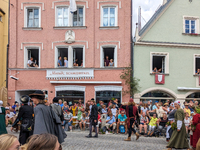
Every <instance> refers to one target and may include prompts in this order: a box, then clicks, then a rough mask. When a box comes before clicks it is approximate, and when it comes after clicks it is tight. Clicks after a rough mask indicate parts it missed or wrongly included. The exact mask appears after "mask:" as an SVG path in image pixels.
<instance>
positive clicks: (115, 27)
mask: <svg viewBox="0 0 200 150" xmlns="http://www.w3.org/2000/svg"><path fill="white" fill-rule="evenodd" d="M99 29H101V30H107V29H119V26H112V27H109V26H108V27H99Z"/></svg>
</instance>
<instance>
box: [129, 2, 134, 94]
mask: <svg viewBox="0 0 200 150" xmlns="http://www.w3.org/2000/svg"><path fill="white" fill-rule="evenodd" d="M132 5H133V0H131V35H130V36H131V41H130V42H131V43H130V46H131V69H132V73H131V76H133V77H134V74H133V71H134V67H133V66H134V65H133V63H134V62H133V55H134V52H133V36H132V32H133V30H132V28H133V27H132V25H133V23H132V21H133V10H132V9H133V6H132ZM130 96H131V97H133V96H134V95H130Z"/></svg>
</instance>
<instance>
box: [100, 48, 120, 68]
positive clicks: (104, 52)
mask: <svg viewBox="0 0 200 150" xmlns="http://www.w3.org/2000/svg"><path fill="white" fill-rule="evenodd" d="M100 57H101V62H100V64H101V65H100V67H117V46H108V47H106V46H103V47H101V52H100Z"/></svg>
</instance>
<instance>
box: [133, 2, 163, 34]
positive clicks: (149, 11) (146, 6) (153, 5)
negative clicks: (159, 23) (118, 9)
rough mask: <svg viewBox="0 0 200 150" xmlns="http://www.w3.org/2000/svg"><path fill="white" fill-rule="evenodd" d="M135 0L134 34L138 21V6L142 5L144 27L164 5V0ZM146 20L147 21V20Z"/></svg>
mask: <svg viewBox="0 0 200 150" xmlns="http://www.w3.org/2000/svg"><path fill="white" fill-rule="evenodd" d="M132 1H133V36H135V28H136V23H137V22H138V8H139V6H141V14H142V19H141V20H142V27H143V26H144V25H145V23H146V22H148V20H149V19H150V18H151V17H152V15H153V14H154V13H155V11H156V10H157V9H158V8H159V7H160V6H161V5H162V3H163V0H132ZM144 20H145V21H146V22H145V21H144Z"/></svg>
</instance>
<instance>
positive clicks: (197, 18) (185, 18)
mask: <svg viewBox="0 0 200 150" xmlns="http://www.w3.org/2000/svg"><path fill="white" fill-rule="evenodd" d="M185 20H194V21H195V34H199V17H198V16H183V33H185ZM185 34H192V33H185Z"/></svg>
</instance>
